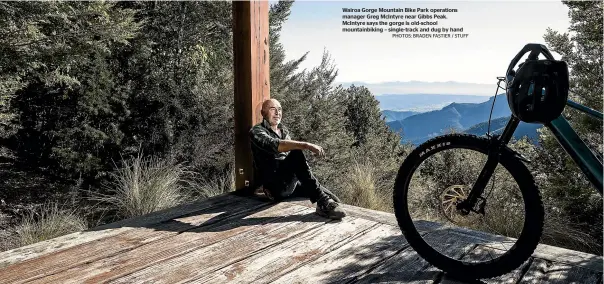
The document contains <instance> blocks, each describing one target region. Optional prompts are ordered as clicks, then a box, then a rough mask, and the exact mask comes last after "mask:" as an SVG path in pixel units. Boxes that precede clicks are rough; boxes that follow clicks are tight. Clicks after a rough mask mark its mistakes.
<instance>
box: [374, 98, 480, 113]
mask: <svg viewBox="0 0 604 284" xmlns="http://www.w3.org/2000/svg"><path fill="white" fill-rule="evenodd" d="M375 98H376V99H377V100H378V101H379V103H380V109H382V110H396V111H406V112H416V113H418V112H427V111H432V110H440V109H442V108H443V107H445V106H448V105H449V104H451V103H454V102H455V103H481V102H484V101H486V100H488V99H489V97H488V96H471V95H434V94H405V95H381V96H376V97H375Z"/></svg>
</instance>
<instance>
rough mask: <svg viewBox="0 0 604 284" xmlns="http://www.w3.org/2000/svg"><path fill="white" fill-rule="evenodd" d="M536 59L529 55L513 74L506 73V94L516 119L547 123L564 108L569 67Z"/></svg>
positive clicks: (510, 71) (511, 72)
mask: <svg viewBox="0 0 604 284" xmlns="http://www.w3.org/2000/svg"><path fill="white" fill-rule="evenodd" d="M539 47H542V48H544V47H543V46H539ZM547 53H548V55H549V52H547ZM536 57H537V56H536V55H535V54H531V56H529V59H527V60H526V61H525V62H524V63H522V64H520V65H519V68H518V70H517V71H516V72H514V71H513V70H508V82H507V83H508V84H507V90H506V95H507V99H508V104H509V107H510V109H511V111H512V114H513V115H514V116H516V117H517V118H518V119H520V120H521V121H523V122H527V123H548V122H551V121H552V120H554V119H556V118H557V117H558V116H560V114H562V111H563V110H564V107H565V106H566V102H567V100H568V88H569V78H568V65H567V64H566V62H564V61H559V60H554V59H553V57H550V56H548V57H550V58H548V59H543V60H537V59H536Z"/></svg>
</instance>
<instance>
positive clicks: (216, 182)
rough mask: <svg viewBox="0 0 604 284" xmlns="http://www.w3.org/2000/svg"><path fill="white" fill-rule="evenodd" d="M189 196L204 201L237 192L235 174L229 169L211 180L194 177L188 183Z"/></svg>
mask: <svg viewBox="0 0 604 284" xmlns="http://www.w3.org/2000/svg"><path fill="white" fill-rule="evenodd" d="M187 188H188V192H189V196H191V198H192V199H203V198H210V197H213V196H217V195H220V194H223V193H227V192H232V191H234V190H235V172H234V170H233V169H229V170H227V171H225V172H224V173H222V174H217V175H215V176H213V177H210V178H201V177H193V178H191V179H189V180H188V181H187Z"/></svg>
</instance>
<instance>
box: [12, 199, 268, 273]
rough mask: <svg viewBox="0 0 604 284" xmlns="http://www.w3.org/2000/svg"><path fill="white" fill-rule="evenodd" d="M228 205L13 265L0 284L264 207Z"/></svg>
mask: <svg viewBox="0 0 604 284" xmlns="http://www.w3.org/2000/svg"><path fill="white" fill-rule="evenodd" d="M230 205H231V206H230V207H221V208H218V207H210V208H206V209H204V210H201V211H199V212H195V213H194V214H192V215H190V216H183V217H181V218H177V219H175V220H172V221H164V222H162V223H159V224H153V225H149V226H147V227H141V228H133V229H131V230H127V231H124V232H122V233H119V234H117V235H114V236H110V237H105V238H101V239H98V240H95V241H92V242H86V243H83V244H79V245H75V246H72V247H70V248H67V249H64V250H60V251H58V252H54V253H47V254H44V255H42V256H39V257H37V258H33V259H30V260H27V261H24V262H20V263H17V264H13V265H11V266H8V267H5V268H3V269H0V275H2V279H0V283H21V282H22V281H30V280H33V279H37V278H40V277H44V276H46V275H51V274H56V273H58V272H60V271H62V270H66V269H69V268H71V267H75V266H78V265H80V264H83V263H90V262H94V261H96V260H99V259H104V258H107V257H111V256H113V255H116V254H120V253H123V252H124V251H127V250H132V249H134V248H136V247H140V246H142V245H145V244H149V243H154V242H156V241H158V240H161V239H163V238H168V237H171V236H174V235H177V234H179V233H180V232H184V231H187V230H191V229H194V228H196V227H199V226H202V225H205V226H207V225H211V224H213V223H217V222H220V221H223V220H226V219H228V218H231V217H233V216H236V215H238V214H242V213H243V212H247V211H249V210H255V209H257V208H261V207H263V206H266V203H261V202H258V201H256V200H252V199H244V200H241V202H238V203H235V204H230Z"/></svg>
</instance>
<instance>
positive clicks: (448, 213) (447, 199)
mask: <svg viewBox="0 0 604 284" xmlns="http://www.w3.org/2000/svg"><path fill="white" fill-rule="evenodd" d="M469 192H470V190H469V188H468V187H467V186H465V185H452V186H449V187H447V188H446V189H445V190H443V192H442V193H441V194H440V198H439V199H440V200H439V203H440V210H441V212H442V214H443V215H444V216H445V218H447V220H449V221H450V222H451V223H457V222H456V221H455V217H456V216H460V214H458V213H457V206H456V205H457V204H458V203H460V202H462V201H463V200H464V199H466V198H467V197H468V193H469Z"/></svg>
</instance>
